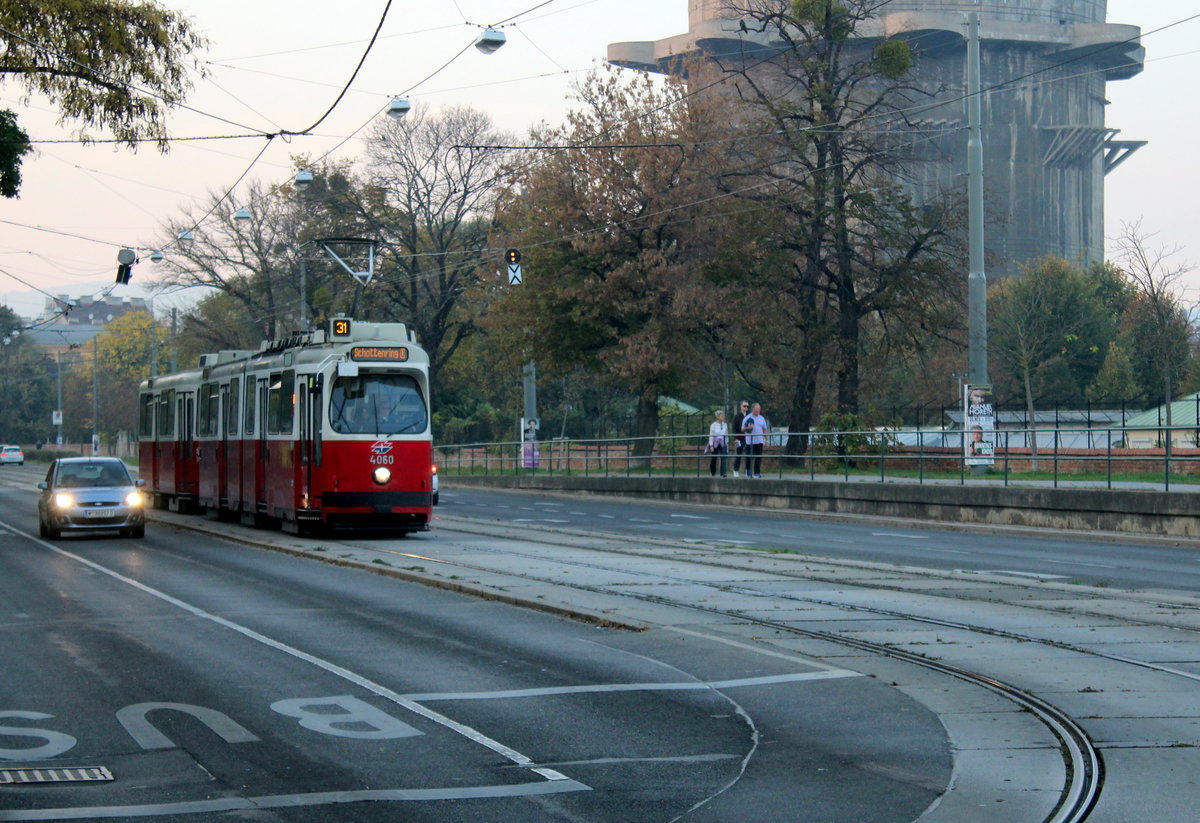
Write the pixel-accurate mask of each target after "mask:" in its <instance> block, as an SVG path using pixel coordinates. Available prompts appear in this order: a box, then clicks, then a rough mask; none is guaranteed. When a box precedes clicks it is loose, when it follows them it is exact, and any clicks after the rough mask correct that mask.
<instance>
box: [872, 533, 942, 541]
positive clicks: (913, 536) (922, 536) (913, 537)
mask: <svg viewBox="0 0 1200 823" xmlns="http://www.w3.org/2000/svg"><path fill="white" fill-rule="evenodd" d="M871 536H872V537H899V538H902V539H904V540H928V539H929V535H925V534H895V533H893V532H871Z"/></svg>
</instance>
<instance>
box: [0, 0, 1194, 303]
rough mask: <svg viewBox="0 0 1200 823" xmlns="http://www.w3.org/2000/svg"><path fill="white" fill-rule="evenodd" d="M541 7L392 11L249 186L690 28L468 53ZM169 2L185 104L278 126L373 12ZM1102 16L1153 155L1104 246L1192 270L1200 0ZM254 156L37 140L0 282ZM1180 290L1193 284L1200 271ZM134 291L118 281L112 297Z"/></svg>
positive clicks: (56, 288)
mask: <svg viewBox="0 0 1200 823" xmlns="http://www.w3.org/2000/svg"><path fill="white" fill-rule="evenodd" d="M541 3H542V0H442V2H438V3H428V2H426V3H415V2H412V0H407V1H406V0H393V4H392V8H391V10H390V12H389V16H388V20H387V22H386V23H385V25H384V28H383V30H382V32H381V36H380V39H379V40H378V42H377V43H376V45H375V47H374V49H373V50H372V52H371V54H370V56H369V57H368V58H367V62H366V64H365V65H364V67H363V70H362V72H361V73H360V74H359V77H358V79H357V80H356V81H355V84H354V87H353V90H352V91H351V93H350V94H348V95H347V96H346V98H345V99H344V100H343V101H342V103H341V104H340V105H339V107H338V108H337V110H336V111H335V112H334V114H333V115H332V116H331V117H330V118H329V119H328V120H327V121H326V122H325V123H324V124H323V125H322V126H321V127H320V128H319V129H318V130H317V133H316V135H315V136H312V137H300V138H293V139H292V142H291V143H284V142H283V140H281V139H276V140H273V141H272V143H271V145H270V147H269V148H268V149H267V150H266V153H265V155H264V156H263V158H262V159H261V160H260V161H259V162H258V163H257V164H256V165H255V166H254V168H253V170H252V171H251V176H252V177H254V178H257V179H259V180H265V181H278V182H283V181H286V180H289V179H290V178H291V163H290V162H289V157H290V155H292V154H299V153H307V154H310V155H314V156H319V155H321V154H323V153H324V152H326V151H329V150H331V149H333V148H334V147H335V146H337V145H338V144H339V143H341V142H342V141H343V140H344V139H345V138H346V137H347V136H348V135H350V134H351V133H353V132H354V131H355V130H357V129H359V128H360V127H361V126H363V125H364V124H365V123H366V122H367V121H368V120H370V118H371V116H372V115H373V114H374V113H375V112H377V111H379V110H380V109H381V108H382V107H384V106H385V105H386V104H387V102H388V101H389V100H390V99H391V97H392V96H393V95H396V94H400V93H407V94H408V96H409V97H410V99H411V100H412V101H413V102H414V104H415V103H421V104H426V105H431V106H434V107H438V106H444V105H447V104H466V105H470V106H473V107H475V108H477V109H480V110H482V111H485V112H486V113H488V114H489V115H490V116H491V117H492V118H493V120H494V121H495V122H496V124H497V126H498V127H500V128H503V129H507V130H511V131H514V132H519V133H523V132H525V131H527V130H528V128H529V127H530V126H531V125H533V124H535V123H537V122H538V121H541V120H545V121H547V122H550V123H558V122H559V121H560V120H561V118H562V116H563V114H564V112H565V111H566V110H567V108H568V107H569V105H570V101H569V100H568V99H567V98H568V95H569V88H568V87H569V84H570V82H571V81H572V80H573V79H576V78H579V77H581V76H582V74H583V73H585V72H586V71H587V70H589V69H590V68H591V67H593V66H594V65H596V64H597V63H598V62H599V61H601V60H603V58H604V55H605V53H606V48H607V45H608V44H609V43H611V42H617V41H623V40H654V39H659V38H663V37H668V36H672V35H676V34H681V33H683V32H685V31H686V30H687V5H688V4H687V0H552V1H551V2H548V3H545V4H544V5H541V7H540V8H536V9H535V10H534V11H531V12H530V13H528V14H525V15H521V16H519V17H517V18H516V20H515V21H514V22H513V23H512V24H508V25H506V26H505V28H504V31H505V32H506V34H507V36H508V43H507V45H505V46H504V47H503V48H501V49H500V50H499V51H497V52H495V53H494V54H492V55H487V56H485V55H483V54H480V53H479V52H478V51H477V50H476V49H474V48H472V47H470V44H471V43H473V42H474V40H475V39H476V38H477V37H478V35H479V33H480V31H481V28H480V26H485V25H489V24H493V23H498V22H500V21H504V20H506V19H508V18H510V17H513V16H514V15H519V14H520V13H521V12H525V11H527V10H529V9H534V8H535V7H537V6H539V4H541ZM165 5H168V6H171V7H173V8H177V9H180V10H182V11H184V12H185V13H187V14H189V15H190V16H191V17H192V18H193V19H194V21H195V22H196V24H197V27H198V28H199V29H200V30H201V31H203V32H204V33H205V34H206V35H207V36H208V37H209V39H210V40H211V41H212V45H211V47H210V49H209V51H208V53H207V54H206V59H207V60H208V61H209V62H210V65H209V67H208V68H209V71H210V74H209V76H208V77H207V78H201V79H198V80H197V81H196V87H195V91H194V92H193V94H192V96H191V97H190V98H189V100H188V104H189V105H190V106H192V107H194V108H196V109H199V110H201V111H203V112H206V113H210V114H213V115H216V116H218V117H221V118H225V119H227V120H231V121H235V122H237V123H239V124H243V125H247V126H251V127H254V128H258V129H262V130H264V131H273V130H279V129H281V128H282V129H294V130H298V129H301V128H303V127H306V126H308V125H309V124H310V123H311V122H312V121H314V120H316V119H317V117H319V116H320V114H321V113H322V112H324V110H325V109H326V108H327V107H328V106H329V104H330V103H332V102H333V99H334V97H335V96H336V94H337V92H338V91H339V90H340V88H341V86H342V85H343V84H344V83H345V81H346V80H347V79H348V78H349V76H350V74H351V72H352V71H353V69H354V65H355V64H356V63H357V62H358V59H359V57H360V56H361V53H362V50H363V49H364V47H365V45H366V41H367V39H368V38H369V37H370V35H371V32H372V31H373V30H374V28H375V26H376V24H377V22H378V19H379V15H380V14H381V12H382V11H383V8H384V5H385V0H340V1H339V2H337V3H334V4H323V3H322V4H317V3H311V4H310V3H296V2H294V0H286V1H285V0H255V2H247V1H246V0H165ZM1108 5H1109V15H1108V20H1109V22H1112V23H1128V24H1133V25H1138V26H1141V28H1142V31H1143V34H1144V37H1143V44H1144V45H1145V47H1146V51H1147V64H1146V70H1145V71H1144V72H1143V73H1142V74H1141V75H1139V76H1138V77H1135V78H1133V79H1132V80H1126V81H1122V82H1119V83H1110V84H1109V86H1108V98H1109V100H1110V101H1111V106H1110V107H1109V110H1108V125H1109V126H1110V127H1113V128H1119V129H1121V135H1120V137H1121V138H1124V139H1135V140H1149V141H1150V143H1149V145H1148V146H1146V147H1145V148H1143V149H1142V150H1141V151H1139V152H1138V153H1137V154H1135V155H1134V156H1133V157H1132V158H1130V159H1129V160H1128V161H1126V162H1125V164H1124V165H1122V166H1121V167H1119V168H1118V169H1116V170H1115V171H1114V172H1113V173H1112V174H1110V175H1109V177H1108V179H1107V190H1106V192H1107V193H1106V196H1107V209H1106V212H1107V214H1106V222H1107V225H1106V231H1107V234H1109V235H1110V236H1111V235H1115V234H1116V233H1117V232H1118V231H1119V230H1120V225H1121V222H1122V221H1133V220H1138V219H1141V220H1142V221H1143V223H1142V225H1143V230H1144V231H1146V232H1156V233H1157V236H1156V238H1155V242H1157V243H1160V244H1165V245H1168V246H1176V245H1178V246H1183V247H1186V248H1185V249H1184V251H1183V252H1182V253H1181V254H1180V255H1179V256H1178V257H1177V258H1176V260H1177V261H1178V262H1180V263H1182V262H1184V261H1187V260H1192V261H1197V262H1200V229H1198V228H1197V225H1198V218H1200V202H1198V201H1200V195H1198V194H1197V191H1198V189H1200V186H1198V185H1197V184H1198V183H1200V153H1198V152H1197V151H1196V150H1195V148H1194V146H1195V142H1196V137H1195V135H1196V134H1197V133H1198V131H1200V105H1197V104H1196V103H1195V102H1194V101H1195V99H1196V96H1195V92H1194V82H1195V81H1194V78H1195V77H1196V76H1197V75H1198V74H1200V72H1198V69H1200V52H1198V51H1197V49H1196V46H1195V45H1194V43H1195V41H1196V40H1197V39H1198V35H1200V19H1197V20H1194V21H1191V22H1188V23H1184V24H1182V25H1178V26H1175V27H1173V28H1170V29H1167V30H1165V31H1163V32H1161V33H1153V34H1152V33H1150V32H1151V31H1152V30H1153V29H1156V28H1159V27H1161V26H1165V25H1168V24H1170V23H1173V22H1176V21H1178V20H1181V19H1183V18H1186V17H1188V16H1190V15H1193V14H1197V13H1200V3H1197V2H1196V0H1153V2H1146V0H1137V1H1136V2H1135V0H1109V4H1108ZM464 47H465V48H466V50H465V51H462V50H463V49H464ZM460 51H462V53H461V55H459V56H457V57H455V55H458V54H459V52H460ZM1189 52H1190V53H1189ZM447 62H449V65H448V66H446V67H445V68H441V67H442V66H443V65H444V64H446V63H447ZM439 69H441V70H440V71H439ZM431 74H432V75H434V76H433V77H431V78H429V79H426V78H427V77H428V76H429V75H431ZM19 97H20V91H19V89H18V88H17V87H15V86H13V85H8V86H6V87H0V107H6V108H11V109H13V110H14V111H16V112H17V113H18V115H19V117H20V122H21V125H22V126H23V127H24V128H25V130H26V131H27V132H28V133H29V134H30V136H31V137H32V138H34V139H35V140H36V139H64V138H71V137H73V136H74V135H75V132H74V129H75V126H74V125H73V124H71V123H67V124H65V125H63V126H58V125H56V123H55V120H56V114H55V113H54V112H53V111H52V110H51V108H50V107H49V105H48V104H46V103H45V102H43V101H39V100H34V101H33V102H31V103H30V104H29V105H28V106H23V105H22V104H21V103H20V100H19ZM244 131H245V130H244V129H240V128H237V127H234V126H231V125H229V124H228V123H225V122H221V121H219V120H216V119H212V118H209V117H204V116H202V115H199V114H195V113H192V112H188V111H178V112H176V113H175V114H174V115H173V116H172V120H171V133H172V134H173V135H175V136H192V135H214V134H231V133H240V132H244ZM262 144H263V141H262V140H261V139H245V140H229V141H211V142H202V143H188V142H179V143H175V144H173V146H172V149H171V151H170V152H169V153H168V154H167V155H159V154H158V153H157V152H156V151H155V150H154V149H153V148H152V147H150V146H146V147H143V148H142V149H141V150H140V151H138V152H137V153H136V154H134V153H131V152H130V151H128V150H127V149H114V148H112V147H111V146H108V145H93V146H80V145H73V144H42V145H39V146H37V154H36V155H33V156H27V158H26V161H25V164H24V182H23V185H22V194H21V197H20V199H18V200H0V220H3V221H9V222H4V223H0V271H3V272H8V273H9V274H11V275H15V276H16V277H19V278H20V279H21V280H24V281H26V282H28V283H30V284H32V285H34V286H37V287H39V288H43V289H45V290H47V291H49V292H51V293H55V294H59V293H70V294H71V295H72V296H79V295H80V294H90V293H92V292H93V291H94V290H95V289H96V286H97V284H107V283H111V281H112V277H113V274H114V273H115V268H116V253H117V250H118V249H119V248H120V247H121V246H131V247H134V246H148V245H151V244H152V243H153V242H154V241H155V239H156V237H158V235H159V232H158V228H159V226H160V225H161V224H162V223H163V222H164V221H165V220H167V219H169V218H171V217H174V216H176V215H178V214H179V213H180V211H181V210H182V209H183V208H184V207H186V206H188V205H191V204H193V203H197V202H203V201H206V200H207V198H208V191H209V190H220V191H224V190H225V189H227V188H228V187H229V186H231V185H232V184H233V182H234V181H235V180H236V179H237V178H238V177H239V175H241V174H242V172H243V171H244V170H245V169H246V167H247V165H249V163H250V161H251V159H252V158H253V157H254V155H256V154H257V153H258V152H259V150H260V149H261V148H262ZM360 148H361V143H360V142H359V141H358V140H357V139H352V140H350V141H348V142H346V143H345V145H344V146H342V148H340V149H338V150H337V153H336V155H335V156H340V157H353V156H357V154H358V153H359V151H360ZM229 204H230V208H231V209H236V208H237V207H238V206H239V205H241V204H240V203H239V197H238V192H237V191H235V192H234V194H233V196H232V197H231V198H230V200H229ZM14 223H15V224H24V225H27V226H37V227H42V228H45V229H53V230H55V231H58V232H64V233H67V234H73V235H80V236H81V237H82V238H87V239H79V238H74V237H66V236H62V235H60V234H53V233H49V232H46V231H37V230H34V229H31V228H24V227H22V226H18V225H13V224H14ZM153 276H154V271H153V268H152V264H150V263H149V262H143V263H141V264H140V265H139V266H137V267H136V268H135V271H134V283H135V284H137V283H139V282H141V283H144V282H146V281H147V280H149V279H152V278H153ZM1191 282H1192V283H1193V284H1195V285H1197V286H1200V270H1198V271H1197V272H1196V273H1194V275H1193V277H1192V279H1191ZM138 293H140V292H138V291H136V290H134V289H133V288H132V287H121V286H118V287H117V289H116V290H115V291H114V292H113V296H114V297H119V296H122V295H130V294H138ZM0 302H5V303H8V304H9V305H11V306H12V307H13V308H15V309H17V310H18V312H20V313H22V314H26V315H32V314H34V313H36V312H37V311H38V310H40V307H41V305H42V302H43V297H42V296H41V295H38V294H36V293H35V292H34V293H31V292H30V291H29V289H28V288H27V287H26V286H25V285H22V284H21V283H19V282H17V281H16V280H14V279H13V278H12V277H9V276H5V275H3V274H0Z"/></svg>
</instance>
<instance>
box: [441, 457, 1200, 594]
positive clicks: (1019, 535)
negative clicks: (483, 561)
mask: <svg viewBox="0 0 1200 823" xmlns="http://www.w3.org/2000/svg"><path fill="white" fill-rule="evenodd" d="M730 482H745V483H753V482H755V481H753V480H740V479H739V480H731V481H730ZM439 511H441V512H444V513H446V514H454V515H459V516H463V517H479V518H486V519H491V520H497V521H502V522H508V523H531V524H543V525H552V526H555V527H558V528H564V529H571V528H577V529H581V530H600V531H606V532H616V533H622V534H631V535H643V536H647V537H661V538H669V539H673V540H697V541H703V542H706V543H728V544H733V545H740V546H756V547H762V548H769V549H775V550H782V551H793V552H800V553H804V554H813V555H818V556H821V557H834V558H843V559H853V560H867V561H873V562H880V563H897V564H902V565H912V566H921V567H925V568H933V569H941V570H955V569H962V570H969V571H977V572H991V573H1001V574H1008V575H1013V576H1017V577H1025V578H1031V579H1042V580H1057V581H1065V582H1078V583H1084V584H1087V585H1099V586H1114V587H1118V588H1128V589H1163V590H1178V591H1186V592H1196V591H1200V551H1197V547H1196V545H1195V544H1194V543H1192V544H1190V545H1188V544H1182V545H1175V544H1172V543H1171V542H1169V541H1162V540H1147V541H1138V540H1130V539H1127V538H1124V539H1116V540H1114V539H1111V538H1110V537H1109V536H1107V535H1105V536H1099V535H1098V536H1095V537H1087V536H1073V537H1069V538H1068V537H1059V536H1056V535H1055V533H1054V532H1053V531H1050V530H1044V529H1043V530H1036V531H1035V530H1013V529H1003V528H997V529H996V530H995V531H988V530H987V529H984V528H971V529H969V530H964V531H952V530H946V529H939V528H914V527H902V526H896V525H892V524H881V523H879V522H874V523H872V522H850V521H845V522H837V521H830V520H821V519H815V518H811V517H805V516H804V515H802V514H790V513H783V512H766V511H762V510H753V511H751V510H737V509H733V508H729V507H701V506H685V505H678V504H670V503H654V502H638V501H632V500H615V499H612V498H600V497H591V496H586V495H577V496H569V497H568V496H561V495H560V496H553V495H547V494H544V493H525V492H511V491H490V490H485V489H476V488H469V487H457V488H456V487H455V486H454V479H453V478H452V477H444V478H442V490H441V505H440V506H439Z"/></svg>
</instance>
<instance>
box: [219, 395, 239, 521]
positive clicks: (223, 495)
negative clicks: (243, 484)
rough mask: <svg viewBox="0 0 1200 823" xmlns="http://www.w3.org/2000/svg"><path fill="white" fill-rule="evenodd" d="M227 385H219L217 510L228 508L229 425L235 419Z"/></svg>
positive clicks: (230, 454) (230, 455)
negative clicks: (230, 405)
mask: <svg viewBox="0 0 1200 823" xmlns="http://www.w3.org/2000/svg"><path fill="white" fill-rule="evenodd" d="M231 396H232V395H231V394H230V392H229V384H228V383H222V384H221V402H220V407H221V415H220V418H219V419H218V421H217V423H218V425H219V426H220V440H219V441H218V442H217V493H216V495H215V497H216V498H217V506H218V508H222V509H225V508H228V507H229V485H228V483H229V460H230V458H231V457H232V456H233V455H232V453H231V452H230V449H229V423H230V421H231V420H235V419H236V417H235V415H234V413H233V410H232V409H231V408H230V407H229V399H230V397H231Z"/></svg>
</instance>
